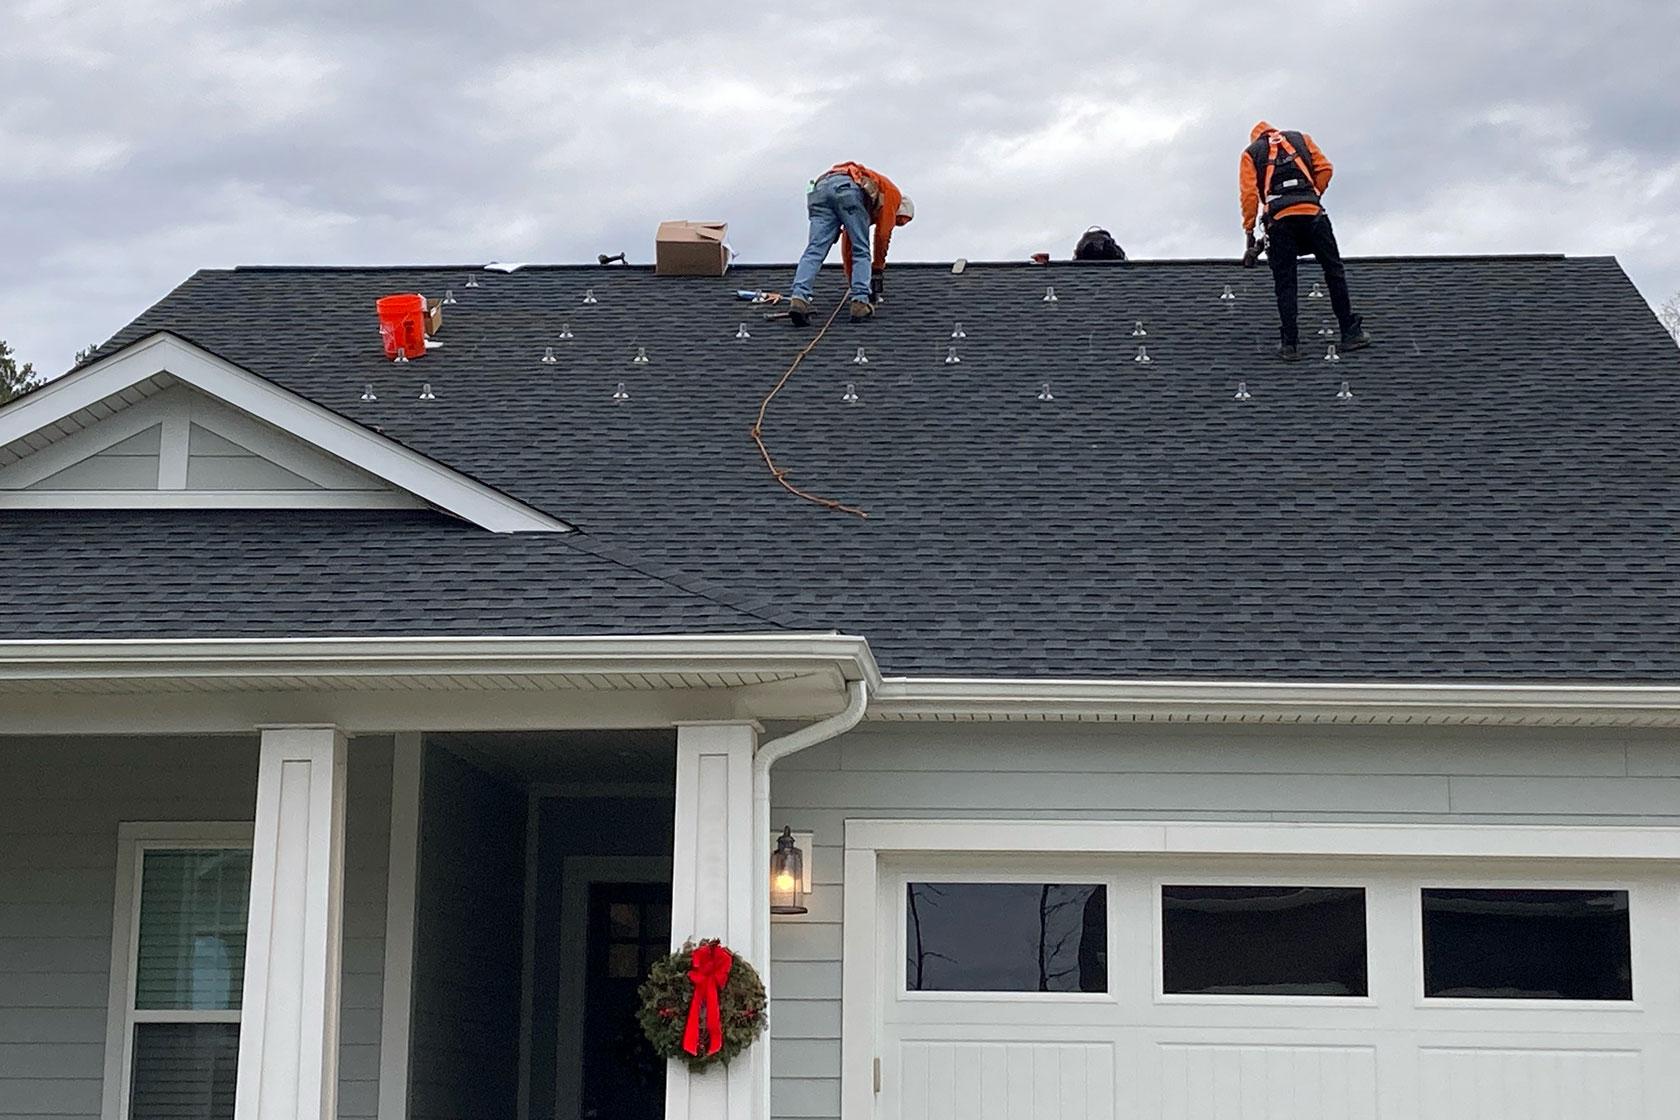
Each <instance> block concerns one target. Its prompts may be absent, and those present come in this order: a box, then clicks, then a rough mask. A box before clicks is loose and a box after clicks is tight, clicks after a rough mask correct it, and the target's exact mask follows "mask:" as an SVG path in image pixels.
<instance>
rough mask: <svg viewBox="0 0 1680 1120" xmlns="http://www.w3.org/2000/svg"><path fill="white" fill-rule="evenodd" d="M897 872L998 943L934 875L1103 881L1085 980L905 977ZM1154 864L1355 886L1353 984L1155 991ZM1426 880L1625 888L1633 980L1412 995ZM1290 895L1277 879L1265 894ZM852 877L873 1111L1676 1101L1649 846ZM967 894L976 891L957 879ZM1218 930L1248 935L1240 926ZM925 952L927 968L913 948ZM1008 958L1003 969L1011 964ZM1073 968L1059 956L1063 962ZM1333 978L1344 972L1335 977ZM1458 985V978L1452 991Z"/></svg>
mask: <svg viewBox="0 0 1680 1120" xmlns="http://www.w3.org/2000/svg"><path fill="white" fill-rule="evenodd" d="M912 882H914V883H927V884H946V886H945V887H943V888H941V889H942V890H944V891H945V893H944V894H943V895H941V896H939V897H941V898H942V899H943V901H944V904H945V909H944V913H945V914H946V915H947V917H945V918H944V919H943V921H944V922H945V925H944V926H942V927H940V928H939V933H940V935H941V936H955V935H954V934H952V933H951V931H952V930H953V928H955V929H956V930H958V931H959V932H961V933H963V934H964V935H966V934H967V933H968V932H969V931H973V934H974V935H975V936H977V937H978V938H980V939H981V940H983V941H984V942H985V943H987V944H995V943H997V942H998V941H1000V940H1001V941H1009V940H1010V939H1014V940H1013V941H1011V942H1010V943H1011V944H1013V943H1015V942H1019V941H1020V940H1021V938H1022V936H1023V935H1022V928H1021V927H1022V921H1021V918H1020V916H1019V914H1015V913H1014V912H1013V911H1009V912H1007V913H1005V912H1003V911H997V910H993V909H990V908H989V907H990V902H987V903H986V908H981V909H975V906H974V905H973V902H972V897H959V894H958V892H956V891H955V890H954V889H952V887H951V885H952V884H958V883H968V884H990V883H1010V884H1022V883H1026V884H1029V885H1030V884H1036V883H1040V882H1042V883H1046V884H1061V886H1055V887H1049V888H1045V894H1044V896H1043V897H1044V898H1045V899H1050V900H1054V899H1055V898H1056V897H1057V895H1056V894H1054V893H1052V891H1060V892H1063V893H1064V894H1065V893H1066V892H1067V890H1068V889H1070V888H1069V887H1068V885H1069V884H1072V885H1075V886H1077V885H1078V884H1082V883H1083V884H1093V883H1095V884H1102V886H1103V889H1105V890H1106V892H1107V894H1106V897H1107V904H1106V911H1103V910H1092V909H1087V911H1086V917H1085V918H1084V922H1085V924H1084V926H1083V927H1082V928H1083V929H1084V930H1085V931H1086V938H1087V940H1086V941H1085V942H1084V944H1086V945H1088V944H1089V940H1088V939H1089V938H1091V937H1093V936H1094V935H1095V932H1096V930H1098V929H1099V928H1100V927H1099V926H1097V925H1096V924H1095V922H1094V919H1093V915H1098V914H1101V913H1104V912H1106V915H1107V926H1106V934H1105V938H1106V940H1105V942H1104V944H1103V946H1102V949H1103V951H1104V954H1103V959H1104V961H1105V962H1106V969H1107V972H1106V980H1107V990H1106V991H1083V992H1078V991H1058V992H1047V993H1038V992H1032V991H1025V992H1023V991H1008V992H1002V993H999V992H978V991H917V992H910V991H906V971H907V966H906V954H907V952H908V947H909V945H910V935H909V934H908V933H907V921H908V920H909V917H910V916H909V912H908V907H907V904H906V902H905V896H906V891H907V884H909V883H912ZM1163 884H1188V885H1196V884H1204V885H1221V884H1223V885H1234V886H1244V885H1251V886H1268V885H1270V886H1286V887H1292V888H1347V887H1357V888H1358V889H1360V890H1362V891H1363V892H1364V898H1365V909H1364V914H1365V919H1364V921H1365V946H1366V948H1365V965H1366V984H1365V986H1366V987H1367V988H1368V993H1367V994H1366V995H1357V994H1352V995H1341V996H1334V997H1321V996H1311V995H1294V996H1272V995H1254V994H1246V995H1194V996H1185V995H1170V994H1166V993H1165V992H1164V991H1163V987H1164V984H1165V980H1164V976H1165V973H1164V970H1163V966H1162V961H1161V954H1162V951H1163V939H1164V936H1165V935H1163V933H1162V928H1163V927H1162V923H1163V909H1162V904H1161V902H1160V897H1161V895H1160V892H1161V890H1162V886H1163ZM1426 887H1427V888H1429V889H1431V890H1436V891H1438V890H1441V889H1458V888H1465V889H1468V890H1470V891H1482V890H1504V889H1517V890H1523V891H1529V892H1545V891H1567V890H1579V891H1582V892H1587V893H1588V894H1591V893H1594V892H1598V893H1602V892H1604V891H1609V890H1616V891H1626V892H1627V902H1626V910H1625V911H1624V912H1625V913H1626V915H1627V924H1626V926H1625V927H1623V928H1625V929H1626V930H1627V931H1628V933H1629V934H1630V940H1629V941H1628V942H1627V943H1626V944H1627V949H1626V954H1627V955H1626V956H1625V957H1624V958H1623V960H1631V967H1632V976H1633V981H1632V992H1633V999H1632V1000H1625V999H1624V1000H1610V999H1607V1000H1602V1001H1596V1000H1584V999H1577V1000H1544V999H1496V998H1488V997H1486V996H1479V997H1478V998H1474V999H1440V998H1425V996H1424V972H1423V933H1422V928H1423V911H1422V909H1421V906H1420V902H1419V899H1420V897H1421V893H1420V892H1421V891H1422V890H1423V889H1424V888H1426ZM989 889H990V888H984V889H981V891H980V893H982V894H983V892H984V890H989ZM1031 889H1032V888H1031V887H1030V886H1029V894H1030V891H1031ZM1220 889H1223V887H1221V888H1220ZM1312 894H1313V892H1309V891H1296V892H1294V894H1293V895H1291V896H1288V897H1302V896H1309V895H1312ZM1323 894H1324V892H1322V891H1319V892H1317V896H1318V897H1322V896H1323ZM871 895H872V896H874V897H875V898H876V915H877V928H876V939H875V940H876V947H875V953H876V954H877V959H876V961H875V962H874V963H875V970H874V971H875V976H876V982H875V991H876V992H877V993H878V994H877V995H876V999H877V1000H878V1001H879V1002H878V1004H877V1016H876V1025H875V1029H876V1031H877V1032H878V1034H877V1038H876V1040H875V1047H874V1053H875V1054H876V1055H878V1056H879V1057H880V1060H881V1073H882V1084H881V1091H880V1094H879V1095H878V1096H876V1097H875V1098H874V1103H875V1113H874V1116H875V1120H1599V1118H1604V1120H1673V1118H1674V1117H1675V1116H1677V1115H1680V1111H1677V1110H1676V1107H1675V1106H1674V1104H1673V1102H1674V1101H1675V1100H1676V1099H1677V1094H1680V948H1677V947H1676V946H1677V944H1680V943H1677V941H1676V939H1675V937H1674V936H1673V934H1672V932H1671V931H1672V930H1674V929H1675V928H1680V873H1677V872H1676V870H1675V869H1674V868H1672V867H1668V866H1667V865H1663V866H1660V867H1653V866H1652V865H1649V864H1647V865H1645V866H1642V867H1634V866H1628V865H1622V866H1615V865H1609V864H1603V863H1600V864H1596V865H1592V866H1590V867H1587V866H1583V865H1577V866H1575V867H1571V866H1569V865H1568V864H1567V863H1565V862H1560V861H1550V862H1548V863H1546V864H1544V865H1541V864H1538V863H1535V862H1529V863H1522V862H1517V861H1504V862H1503V863H1500V862H1493V861H1478V862H1476V863H1473V864H1472V863H1469V862H1464V861H1460V862H1457V863H1453V862H1450V861H1439V860H1437V861H1408V862H1401V861H1385V862H1383V863H1377V862H1376V861H1371V860H1364V861H1353V860H1340V861H1338V860H1329V859H1318V858H1314V859H1313V860H1312V861H1311V863H1310V864H1303V863H1302V862H1301V861H1299V860H1278V861H1276V862H1274V863H1272V864H1271V865H1270V871H1269V872H1268V869H1267V866H1266V865H1265V864H1264V863H1262V862H1257V861H1253V860H1244V861H1243V862H1241V863H1240V864H1237V863H1230V862H1227V863H1224V864H1221V863H1220V862H1219V861H1217V860H1214V861H1210V860H1207V859H1205V858H1203V859H1200V860H1197V859H1193V858H1189V857H1181V856H1171V857H1165V856H1163V857H1133V856H1126V857H1104V858H1103V859H1102V860H1095V859H1092V858H1076V859H1057V858H1056V857H1051V856H1045V857H1035V858H1034V860H1033V861H1032V862H1031V865H1030V866H1029V864H1028V862H1026V861H1023V860H1022V859H1021V858H1019V857H1003V858H1002V859H1000V858H998V857H990V858H988V857H982V856H975V857H964V858H963V859H961V860H960V861H958V860H956V859H955V858H954V857H951V856H948V855H943V856H935V857H930V858H924V859H920V860H917V859H915V858H914V857H900V858H898V859H886V860H883V862H882V864H881V868H880V873H879V875H878V877H877V879H876V881H875V883H874V884H873V889H872V890H871ZM969 895H970V896H975V897H977V895H976V888H971V889H970V891H969ZM918 897H919V898H920V897H924V896H922V895H918ZM985 897H986V898H987V899H990V898H991V896H990V895H985ZM1174 897H1175V898H1178V899H1183V898H1184V897H1185V895H1184V893H1183V892H1182V891H1181V892H1180V893H1179V894H1177V895H1175V896H1174ZM1212 897H1213V898H1215V899H1216V900H1217V899H1223V898H1226V897H1230V896H1227V895H1219V894H1214V895H1213V896H1212ZM1342 897H1343V898H1344V899H1345V897H1346V894H1345V891H1344V893H1343V895H1342ZM1431 897H1432V898H1434V897H1439V896H1438V895H1432V896H1431ZM1519 904H1532V903H1531V901H1530V900H1528V899H1524V900H1521V903H1519ZM1011 905H1013V904H1011ZM1038 905H1040V906H1041V907H1042V906H1044V905H1045V904H1043V903H1040V904H1038ZM1052 905H1053V904H1052ZM1180 912H1182V911H1180ZM1340 912H1341V913H1342V914H1344V915H1345V914H1346V910H1345V909H1344V910H1342V911H1340ZM1058 913H1059V914H1065V913H1067V911H1054V912H1052V911H1049V910H1046V911H1044V914H1046V915H1048V917H1041V919H1040V922H1039V923H1038V927H1039V929H1040V932H1039V933H1038V934H1037V944H1038V945H1039V946H1040V948H1039V949H1038V950H1037V951H1036V952H1038V953H1040V954H1042V952H1043V948H1042V946H1044V945H1045V944H1048V943H1050V941H1054V940H1055V938H1056V937H1057V936H1058V934H1063V935H1068V934H1070V932H1071V930H1072V929H1073V926H1072V925H1069V924H1067V922H1066V921H1064V920H1063V919H1062V918H1058V917H1056V914H1058ZM1354 913H1355V915H1357V911H1355V912H1354ZM994 914H997V915H999V916H997V917H993V915H994ZM1011 914H1012V915H1013V916H1010V915H1011ZM950 915H958V917H956V918H953V917H950ZM953 921H956V923H957V925H956V926H955V927H953V926H952V924H951V923H952V922H953ZM1340 921H1342V923H1343V924H1342V925H1340V926H1336V927H1334V928H1336V929H1343V928H1347V929H1352V930H1354V931H1357V928H1358V927H1357V924H1356V923H1357V917H1354V918H1351V919H1349V918H1346V917H1344V918H1343V919H1340ZM1058 922H1062V923H1063V924H1062V925H1061V926H1058V925H1057V923H1058ZM866 928H867V927H866ZM915 928H916V930H917V931H918V940H917V941H916V945H917V947H918V948H917V952H918V954H921V955H918V956H917V957H916V958H915V960H916V961H917V962H918V963H917V965H916V969H915V973H916V975H917V976H918V977H920V976H922V975H923V973H922V971H921V969H922V968H923V967H924V966H923V964H922V963H921V962H924V961H925V960H927V959H928V957H927V956H926V954H928V953H929V952H930V951H937V950H938V948H939V947H938V946H935V945H932V944H931V941H930V943H928V944H926V945H924V938H931V935H932V932H933V931H934V928H935V927H934V926H933V925H931V924H930V919H929V912H928V910H927V909H926V907H925V906H924V907H923V908H922V909H921V911H920V914H919V917H918V918H917V924H916V926H915ZM1208 928H1213V927H1208ZM1296 928H1299V927H1296ZM1326 928H1329V927H1324V926H1322V925H1318V926H1313V927H1311V928H1310V929H1308V930H1307V931H1306V932H1305V933H1303V934H1301V935H1300V939H1299V940H1298V941H1296V940H1291V941H1290V942H1289V944H1291V945H1296V946H1305V945H1307V944H1309V943H1311V942H1314V941H1317V942H1319V943H1320V947H1321V948H1322V947H1323V946H1328V947H1329V951H1331V952H1339V949H1340V946H1341V944H1342V942H1341V941H1340V940H1338V938H1340V937H1342V936H1344V935H1342V934H1337V935H1335V936H1331V935H1329V934H1323V935H1322V936H1321V933H1320V931H1322V930H1324V929H1326ZM1046 931H1047V932H1046ZM1028 933H1029V934H1030V933H1031V929H1029V930H1028ZM1175 936H1176V935H1175ZM1348 936H1351V935H1348ZM1047 937H1048V938H1049V941H1047V940H1046V938H1047ZM1568 943H1569V944H1578V942H1568ZM1591 943H1592V944H1603V943H1604V942H1602V941H1597V942H1591ZM966 944H967V943H966V942H963V941H957V942H952V943H951V945H950V946H948V947H951V951H952V952H953V953H954V954H955V956H957V957H962V956H964V953H965V949H963V948H959V947H955V946H965V945H966ZM1027 944H1028V948H1027V950H1026V952H1027V955H1028V959H1030V960H1037V961H1039V964H1038V965H1037V967H1038V969H1039V975H1040V977H1042V976H1044V975H1046V969H1047V968H1048V967H1049V966H1047V965H1045V964H1044V963H1043V958H1042V957H1040V956H1034V952H1035V950H1033V949H1032V948H1031V945H1032V941H1031V940H1029V941H1028V942H1027ZM1209 944H1211V945H1212V946H1213V947H1214V948H1213V949H1212V950H1211V951H1212V952H1214V953H1215V954H1216V955H1218V957H1219V959H1222V960H1223V959H1234V958H1231V957H1230V954H1227V953H1223V952H1222V951H1221V950H1220V949H1219V946H1220V944H1221V943H1220V942H1219V941H1218V940H1217V939H1215V940H1214V941H1212V942H1210V943H1209ZM1231 944H1232V945H1233V947H1234V948H1235V949H1237V950H1248V952H1247V957H1248V958H1253V957H1254V956H1255V954H1254V952H1253V946H1254V944H1255V942H1254V941H1253V940H1248V941H1241V940H1233V941H1232V942H1231ZM1481 944H1483V942H1481V941H1460V942H1459V943H1458V945H1457V949H1458V951H1459V952H1460V954H1461V955H1462V953H1463V951H1464V949H1463V946H1465V945H1470V946H1479V945H1481ZM1204 951H1207V950H1204ZM1069 952H1071V951H1069ZM1472 955H1474V954H1472ZM1292 956H1293V954H1292ZM1058 959H1060V960H1062V961H1063V963H1066V961H1069V960H1071V959H1072V958H1071V956H1064V957H1063V958H1058ZM1183 959H1184V958H1175V960H1178V961H1180V962H1182V960H1183ZM1335 959H1337V960H1347V959H1351V960H1355V961H1357V960H1358V957H1357V956H1354V957H1351V958H1348V957H1347V956H1346V954H1340V955H1339V956H1337V957H1335ZM1436 959H1437V960H1438V961H1439V960H1442V958H1436ZM1445 959H1446V960H1451V961H1455V962H1456V959H1455V958H1445ZM1512 959H1518V958H1512ZM1529 959H1533V960H1537V961H1538V960H1542V959H1569V958H1556V957H1551V958H1546V957H1540V956H1536V957H1533V958H1529ZM1577 959H1586V958H1577ZM1603 959H1604V960H1605V961H1606V962H1613V961H1614V960H1615V959H1616V958H1615V957H1611V956H1607V957H1605V958H1603ZM941 960H942V961H943V962H950V963H948V964H945V963H942V965H941V968H942V969H943V971H941V972H940V974H939V975H940V978H941V983H947V982H950V983H951V986H955V987H961V986H962V983H969V982H971V981H967V980H964V981H962V983H956V982H951V981H949V980H948V978H952V977H957V976H970V975H975V974H974V973H972V972H967V971H963V970H962V969H959V967H958V964H957V962H955V960H954V958H952V957H942V958H941ZM961 963H962V964H963V965H965V966H966V965H968V964H969V963H970V962H968V961H963V962H961ZM926 967H927V969H928V971H927V973H926V975H928V976H932V975H933V970H932V966H931V965H928V966H926ZM1175 967H1179V968H1181V969H1182V968H1183V967H1184V966H1183V964H1182V963H1179V964H1178V965H1175ZM1436 967H1439V968H1447V967H1449V966H1448V964H1446V963H1441V964H1438V965H1437V966H1436ZM1605 967H1608V963H1607V964H1606V966H1605ZM1082 969H1083V966H1082ZM1344 974H1345V970H1344ZM1611 974H1612V975H1615V972H1614V970H1613V969H1612V970H1611ZM1011 975H1014V976H1016V977H1017V980H1018V973H1017V974H1011ZM1181 975H1182V973H1181ZM1621 975H1623V976H1625V975H1626V974H1625V973H1623V974H1621ZM1099 976H1100V974H1099ZM1017 980H1010V981H1008V982H1006V983H1002V986H1012V985H1016V983H1017ZM1040 982H1041V983H1042V982H1043V981H1042V979H1041V980H1040ZM1086 982H1087V977H1086V974H1085V973H1084V972H1083V971H1081V973H1080V983H1081V984H1082V985H1083V984H1085V983H1086ZM1220 982H1221V983H1223V982H1224V981H1220ZM1437 982H1439V981H1437ZM1624 982H1625V981H1624ZM1243 983H1248V981H1246V980H1245V981H1243ZM1027 986H1028V987H1031V984H1030V983H1028V985H1027ZM1340 988H1341V990H1343V991H1350V992H1354V993H1357V992H1358V991H1359V990H1360V987H1359V984H1358V982H1357V980H1348V981H1347V982H1346V983H1343V984H1341V985H1340ZM1473 989H1474V984H1473V983H1472V984H1470V986H1469V988H1467V989H1466V990H1473ZM847 1120H869V1118H868V1117H864V1116H860V1117H856V1118H853V1117H850V1116H848V1118H847Z"/></svg>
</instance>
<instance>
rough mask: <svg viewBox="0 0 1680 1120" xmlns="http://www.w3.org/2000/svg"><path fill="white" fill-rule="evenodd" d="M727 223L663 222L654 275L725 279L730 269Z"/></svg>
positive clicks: (658, 237)
mask: <svg viewBox="0 0 1680 1120" xmlns="http://www.w3.org/2000/svg"><path fill="white" fill-rule="evenodd" d="M728 236H729V223H728V222H694V221H685V222H660V223H659V232H658V233H656V234H654V266H653V272H654V275H655V276H722V275H723V274H724V272H725V271H726V270H727V269H728V268H729V246H728V245H726V244H724V241H725V239H726V238H727V237H728Z"/></svg>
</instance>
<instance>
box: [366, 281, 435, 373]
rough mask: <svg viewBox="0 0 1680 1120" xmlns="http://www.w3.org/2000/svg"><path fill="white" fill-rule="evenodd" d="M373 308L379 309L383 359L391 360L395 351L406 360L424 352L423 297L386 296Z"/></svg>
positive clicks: (394, 355)
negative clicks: (401, 354) (383, 344)
mask: <svg viewBox="0 0 1680 1120" xmlns="http://www.w3.org/2000/svg"><path fill="white" fill-rule="evenodd" d="M374 306H375V307H377V308H378V309H379V337H380V339H381V340H382V341H383V342H384V343H385V356H386V357H387V358H395V357H396V356H397V351H398V350H401V351H402V352H403V355H404V356H405V357H409V358H418V357H420V356H421V355H422V354H424V353H425V352H426V297H425V296H421V295H400V296H386V297H385V298H384V299H381V300H379V301H378V302H377V303H375V304H374Z"/></svg>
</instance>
